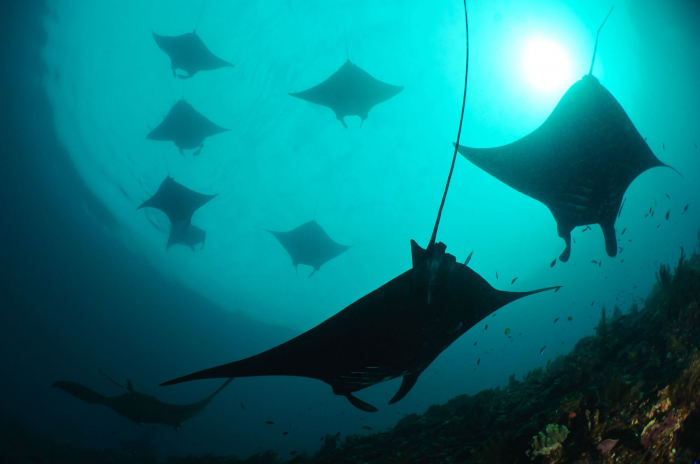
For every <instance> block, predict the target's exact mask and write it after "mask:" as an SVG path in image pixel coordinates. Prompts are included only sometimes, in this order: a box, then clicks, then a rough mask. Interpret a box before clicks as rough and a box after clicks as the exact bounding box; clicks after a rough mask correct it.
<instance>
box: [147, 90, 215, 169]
mask: <svg viewBox="0 0 700 464" xmlns="http://www.w3.org/2000/svg"><path fill="white" fill-rule="evenodd" d="M227 131H228V129H224V128H223V127H219V126H217V125H216V124H214V123H213V122H211V121H210V120H208V119H207V118H206V117H204V116H203V115H202V114H201V113H199V112H198V111H197V110H195V109H194V107H192V105H190V104H189V103H187V102H186V101H185V100H179V101H178V102H177V103H175V105H173V107H172V108H170V111H168V114H167V115H166V116H165V119H163V121H162V122H161V123H160V124H159V125H158V126H157V127H156V128H155V129H153V130H152V131H151V132H150V133H149V134H148V135H147V136H146V139H148V140H157V141H161V142H173V143H175V146H176V147H178V148H179V149H180V154H181V155H184V154H185V151H184V150H191V149H196V150H195V151H194V153H193V155H194V156H197V155H199V154H200V153H201V152H202V148H204V139H206V138H207V137H211V136H213V135H216V134H220V133H222V132H227Z"/></svg>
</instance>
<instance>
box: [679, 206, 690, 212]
mask: <svg viewBox="0 0 700 464" xmlns="http://www.w3.org/2000/svg"><path fill="white" fill-rule="evenodd" d="M688 206H690V205H685V208H683V213H681V214H685V212H686V211H688Z"/></svg>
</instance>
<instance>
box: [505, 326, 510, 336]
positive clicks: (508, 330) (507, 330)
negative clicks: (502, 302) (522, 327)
mask: <svg viewBox="0 0 700 464" xmlns="http://www.w3.org/2000/svg"><path fill="white" fill-rule="evenodd" d="M505 334H506V336H508V335H509V334H510V327H506V330H505Z"/></svg>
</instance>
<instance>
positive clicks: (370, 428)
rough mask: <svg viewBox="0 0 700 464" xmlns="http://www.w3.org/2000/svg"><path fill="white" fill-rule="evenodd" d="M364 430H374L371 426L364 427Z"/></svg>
mask: <svg viewBox="0 0 700 464" xmlns="http://www.w3.org/2000/svg"><path fill="white" fill-rule="evenodd" d="M362 428H363V429H365V430H372V427H370V426H369V425H363V426H362Z"/></svg>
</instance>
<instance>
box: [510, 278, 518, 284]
mask: <svg viewBox="0 0 700 464" xmlns="http://www.w3.org/2000/svg"><path fill="white" fill-rule="evenodd" d="M516 280H518V278H517V277H516V278H515V279H513V280H511V281H510V284H511V285H513V284H514V283H515V281H516Z"/></svg>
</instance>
